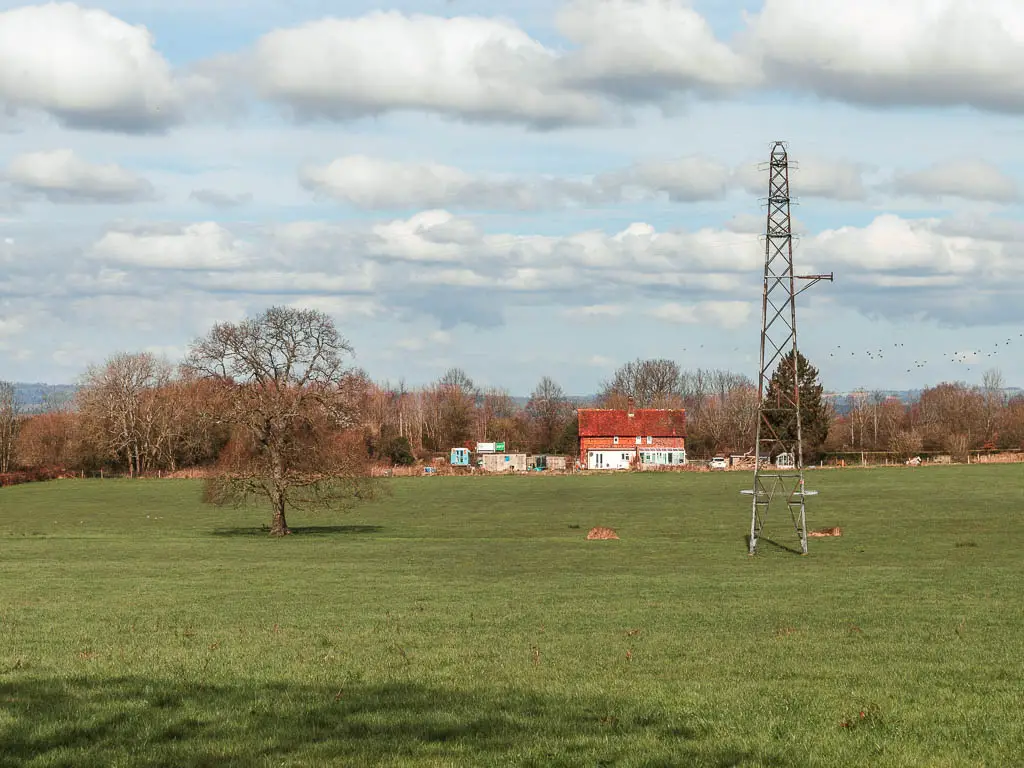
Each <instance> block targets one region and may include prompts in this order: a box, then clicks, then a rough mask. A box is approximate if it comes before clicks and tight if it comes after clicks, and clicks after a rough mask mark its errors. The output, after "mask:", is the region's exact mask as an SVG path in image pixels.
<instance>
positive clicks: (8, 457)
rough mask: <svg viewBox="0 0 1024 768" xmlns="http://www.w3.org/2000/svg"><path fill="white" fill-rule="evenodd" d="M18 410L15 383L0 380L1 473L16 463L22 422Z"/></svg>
mask: <svg viewBox="0 0 1024 768" xmlns="http://www.w3.org/2000/svg"><path fill="white" fill-rule="evenodd" d="M18 410H19V409H18V400H17V397H16V396H15V391H14V385H13V384H11V383H10V382H8V381H0V474H3V473H5V472H10V471H11V467H12V466H13V464H14V446H15V442H16V440H17V439H18V426H19V423H20V416H19V413H18Z"/></svg>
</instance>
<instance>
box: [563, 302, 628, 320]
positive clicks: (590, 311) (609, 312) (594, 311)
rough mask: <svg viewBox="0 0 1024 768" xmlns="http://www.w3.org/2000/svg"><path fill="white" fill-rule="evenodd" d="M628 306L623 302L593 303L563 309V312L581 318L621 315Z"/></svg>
mask: <svg viewBox="0 0 1024 768" xmlns="http://www.w3.org/2000/svg"><path fill="white" fill-rule="evenodd" d="M625 311H626V308H625V307H623V306H622V305H621V304H592V305H590V306H585V307H570V308H569V309H566V310H563V314H565V315H566V316H567V317H572V318H576V319H580V320H585V319H590V318H594V317H621V316H622V315H623V314H624V313H625Z"/></svg>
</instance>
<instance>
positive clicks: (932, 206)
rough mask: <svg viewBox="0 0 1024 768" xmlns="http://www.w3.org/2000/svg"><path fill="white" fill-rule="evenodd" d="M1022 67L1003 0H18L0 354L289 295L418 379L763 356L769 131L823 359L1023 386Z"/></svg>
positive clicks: (380, 362)
mask: <svg viewBox="0 0 1024 768" xmlns="http://www.w3.org/2000/svg"><path fill="white" fill-rule="evenodd" d="M1022 70H1024V4H1022V3H1020V2H1019V0H900V1H899V2H893V1H892V0H859V2H856V3H850V2H848V0H814V2H807V0H569V1H568V2H561V3H560V2H558V0H519V2H516V3H509V2H498V0H416V1H414V0H396V1H395V2H394V3H393V4H392V6H391V7H390V8H389V9H388V10H380V6H379V4H378V3H375V2H370V0H333V1H332V2H327V1H326V0H319V1H317V2H314V0H246V1H245V2H243V1H242V0H204V1H203V2H199V1H198V0H177V2H175V3H170V2H165V1H164V0H160V1H159V2H158V0H108V2H99V3H97V4H94V5H89V6H81V5H75V4H71V3H59V4H47V5H29V6H25V5H19V4H17V3H10V2H5V1H4V0H0V104H2V107H3V109H2V110H0V139H2V140H0V379H15V380H23V381H25V380H29V381H48V382H53V383H58V382H61V383H63V382H71V381H74V380H75V378H76V377H77V376H78V375H79V373H80V372H81V371H82V369H83V368H84V366H85V365H87V364H88V363H89V362H93V361H101V360H102V359H103V358H105V357H106V356H107V355H109V354H112V353H114V352H118V351H136V350H143V349H146V350H151V351H155V352H160V353H164V354H167V355H168V356H170V357H172V358H174V357H177V356H179V355H181V354H182V352H183V351H184V349H185V348H186V347H187V345H188V343H189V341H190V340H191V339H193V338H194V337H195V336H196V335H198V334H202V333H203V332H204V331H205V330H207V329H208V328H209V326H210V325H211V324H212V323H213V322H216V321H219V320H237V319H240V318H242V317H244V316H246V315H247V314H252V313H256V312H259V311H261V310H262V309H264V308H266V307H267V306H269V305H271V304H292V305H296V306H305V307H315V308H319V309H322V310H324V311H326V312H328V313H330V314H331V315H332V316H333V317H334V318H335V319H336V321H337V323H338V325H339V327H340V328H341V329H342V331H343V333H344V334H345V335H346V336H347V337H348V338H349V339H350V340H351V341H352V343H353V344H354V346H355V348H356V352H357V355H358V363H359V364H360V365H361V366H363V367H364V368H366V369H367V370H368V371H369V372H370V373H371V375H373V376H374V377H375V378H379V379H390V380H392V381H394V380H397V379H399V378H402V377H404V378H405V379H406V381H407V382H408V383H410V384H419V383H423V382H426V381H429V380H430V379H432V378H435V377H436V376H437V375H439V374H440V373H441V372H442V371H443V370H444V369H445V368H446V367H447V366H449V365H453V364H458V365H461V366H462V367H464V368H465V369H466V370H467V371H468V372H469V373H470V375H472V376H473V377H474V378H475V379H476V380H477V381H478V382H479V383H481V384H495V385H504V386H506V387H508V388H509V389H510V390H511V391H512V392H513V393H516V394H526V393H528V392H529V391H530V389H532V387H533V385H534V383H535V382H536V381H537V379H538V378H539V377H540V376H542V375H551V376H553V377H554V378H555V379H556V380H558V381H559V382H561V383H562V385H563V386H564V387H565V388H566V389H567V390H569V391H570V392H573V393H586V392H591V391H594V390H595V389H596V387H597V384H598V382H599V381H600V380H601V379H603V378H605V377H607V376H608V375H609V373H610V372H611V371H612V369H613V368H614V367H615V366H616V365H617V364H619V363H622V362H625V361H626V360H629V359H632V358H635V357H640V356H642V357H648V356H658V357H670V358H674V359H676V360H678V361H679V362H680V363H681V364H683V365H684V366H687V367H697V366H708V367H727V368H731V369H733V370H738V371H742V372H744V373H747V374H749V375H751V376H753V375H755V374H756V367H757V360H756V354H757V344H758V338H757V334H758V325H759V321H760V272H761V270H762V268H763V258H764V257H763V245H762V244H761V242H760V241H759V237H758V233H759V232H760V231H762V230H763V228H764V209H763V207H762V200H761V198H763V197H764V196H765V194H766V191H767V176H766V174H765V173H764V172H763V171H760V170H759V169H758V166H759V164H761V163H763V161H764V160H766V159H767V157H768V155H769V151H770V145H771V142H772V141H774V140H776V139H782V140H785V141H787V142H789V151H790V154H791V156H792V158H793V159H794V160H796V161H799V169H798V170H794V172H793V174H792V179H793V182H792V183H793V195H794V197H796V198H798V205H797V206H796V207H795V208H794V214H795V217H796V226H797V229H798V232H799V233H800V236H799V240H798V243H797V251H796V253H797V259H798V267H799V268H800V269H807V270H814V271H824V272H829V271H834V272H835V273H836V282H835V283H834V284H832V285H828V284H823V285H819V286H816V287H815V288H813V289H812V290H811V291H808V293H806V294H804V296H803V297H801V302H802V303H801V306H800V315H799V318H800V323H801V342H802V344H801V346H802V349H803V350H804V352H805V353H806V354H807V355H808V356H809V357H810V358H811V359H812V361H814V362H816V363H817V364H818V365H819V367H820V369H821V371H822V375H823V379H824V381H825V384H826V386H827V387H829V388H831V389H836V390H848V389H851V388H854V387H859V386H867V387H887V388H908V387H914V386H919V385H922V384H927V383H936V382H938V381H941V380H965V381H968V382H978V381H980V379H981V375H982V372H983V371H984V370H985V369H986V368H988V367H993V366H997V367H999V368H1001V369H1002V371H1003V372H1004V374H1005V377H1006V379H1007V382H1008V383H1009V384H1021V385H1024V363H1022V362H1021V360H1022V357H1021V355H1020V352H1021V351H1024V337H1022V336H1020V332H1021V331H1024V322H1022V320H1024V246H1022V243H1024V223H1022V222H1021V220H1020V215H1021V213H1022V204H1021V183H1022V181H1024V141H1022V137H1024V122H1022V120H1021V116H1022V115H1024V88H1022V87H1021V80H1020V72H1021V71H1022ZM1018 329H1019V330H1018ZM1008 342H1009V343H1008ZM896 344H903V345H904V346H902V347H896V346H895V345H896ZM997 344H998V345H999V346H996V345H997ZM868 350H870V351H871V352H872V355H871V356H870V357H869V356H868V355H867V354H866V353H867V351H868ZM908 369H909V370H908Z"/></svg>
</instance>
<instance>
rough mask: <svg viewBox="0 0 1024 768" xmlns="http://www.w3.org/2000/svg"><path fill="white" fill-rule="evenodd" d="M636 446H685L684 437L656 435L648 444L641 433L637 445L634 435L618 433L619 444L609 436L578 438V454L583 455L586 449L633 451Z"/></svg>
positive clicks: (644, 447)
mask: <svg viewBox="0 0 1024 768" xmlns="http://www.w3.org/2000/svg"><path fill="white" fill-rule="evenodd" d="M637 448H640V449H642V450H653V449H655V448H660V449H662V450H665V449H673V450H677V451H682V450H685V448H686V439H685V438H682V437H656V438H654V439H653V440H652V441H651V444H650V445H648V444H647V436H646V435H643V436H641V438H640V445H637V444H636V435H619V444H618V445H615V442H614V439H613V438H611V437H581V438H580V456H583V457H585V456H586V454H587V451H619V450H622V451H635V450H636V449H637Z"/></svg>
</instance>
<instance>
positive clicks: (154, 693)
mask: <svg viewBox="0 0 1024 768" xmlns="http://www.w3.org/2000/svg"><path fill="white" fill-rule="evenodd" d="M637 706H638V705H637V703H636V702H632V703H624V702H616V701H614V700H611V699H607V698H600V699H586V698H580V697H572V698H557V697H552V696H544V695H540V694H538V693H533V692H527V691H523V690H510V691H501V692H499V691H486V690H468V691H467V690H458V689H455V688H441V687H428V686H423V685H418V684H412V683H388V684H378V685H365V684H345V685H339V686H338V687H334V686H320V687H317V686H304V685H298V684H285V683H280V684H268V683H255V682H244V681H239V682H238V683H237V684H234V685H209V684H203V683H181V682H174V681H170V680H160V679H146V678H140V677H122V678H87V677H77V678H69V679H63V678H48V679H28V680H24V681H21V682H7V683H2V684H0V712H2V714H3V717H2V718H0V744H2V745H3V746H2V749H0V766H3V768H13V767H14V766H23V765H27V764H29V763H31V764H32V765H41V766H69V767H70V766H75V767H76V768H92V767H93V766H96V767H97V768H98V767H99V766H108V765H124V766H153V767H159V768H164V767H166V768H170V767H171V766H175V767H178V766H232V767H234V766H239V767H240V766H259V765H275V766H278V765H360V766H362V765H379V764H381V763H385V764H389V765H440V764H443V765H467V766H477V765H517V766H538V767H539V766H569V765H573V766H576V765H588V766H597V765H637V766H639V765H644V766H649V765H664V766H670V765H672V766H674V765H686V766H715V767H716V768H724V767H725V766H787V765H791V763H790V762H789V761H788V760H786V759H785V758H783V757H781V756H778V755H771V754H760V753H751V752H748V751H744V750H741V749H738V748H732V747H723V746H722V745H721V744H719V743H715V742H712V741H711V740H710V737H709V736H708V734H707V733H705V732H704V731H702V729H700V728H698V727H695V726H694V725H693V724H692V723H688V722H686V721H685V720H683V719H681V718H680V716H678V715H671V714H666V713H663V712H660V711H658V710H655V709H654V708H650V709H638V708H637Z"/></svg>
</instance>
